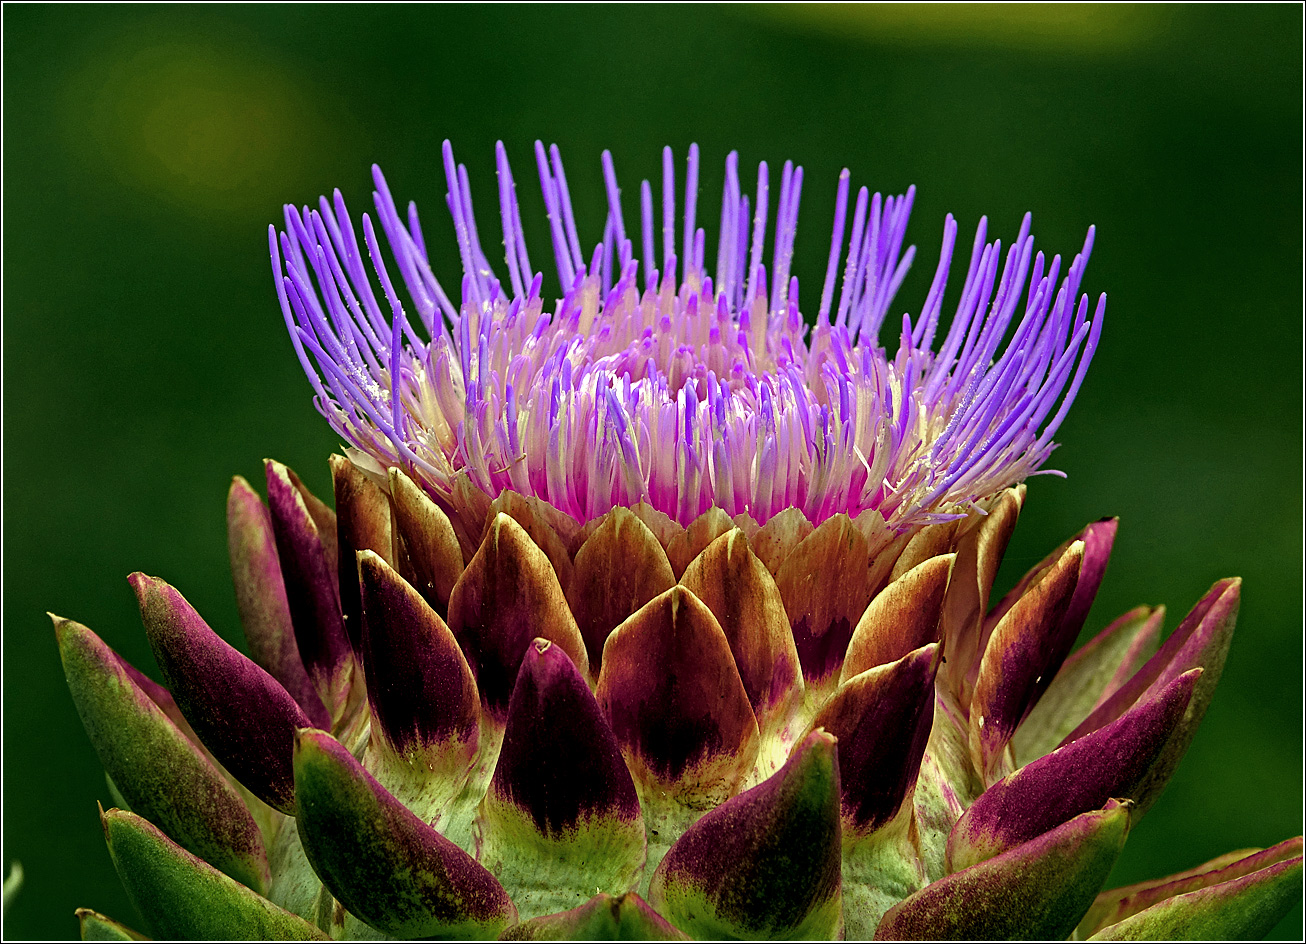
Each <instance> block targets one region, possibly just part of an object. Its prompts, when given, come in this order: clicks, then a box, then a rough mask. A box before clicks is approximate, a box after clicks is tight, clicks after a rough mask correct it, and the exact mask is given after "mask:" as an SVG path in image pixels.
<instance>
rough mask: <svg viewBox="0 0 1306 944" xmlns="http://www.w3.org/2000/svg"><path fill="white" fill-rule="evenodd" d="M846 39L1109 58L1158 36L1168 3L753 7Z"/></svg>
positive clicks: (788, 22) (1166, 19)
mask: <svg viewBox="0 0 1306 944" xmlns="http://www.w3.org/2000/svg"><path fill="white" fill-rule="evenodd" d="M749 9H750V10H751V11H752V12H753V13H754V14H756V15H758V16H760V17H764V18H770V19H773V20H775V21H777V22H780V23H783V24H785V25H787V26H790V27H798V28H804V27H806V28H811V29H817V30H820V31H822V32H827V33H837V34H838V35H840V36H842V37H843V38H845V39H851V40H870V41H874V42H886V43H893V44H899V45H918V46H919V45H951V46H969V47H978V48H982V47H986V46H987V47H992V48H996V49H1016V50H1021V49H1024V50H1030V51H1035V50H1043V51H1046V52H1048V53H1070V54H1080V55H1090V56H1093V55H1103V54H1106V55H1110V54H1112V53H1115V52H1121V51H1126V50H1132V49H1136V48H1138V47H1139V46H1142V45H1146V44H1148V43H1150V42H1152V41H1154V40H1155V39H1157V38H1158V37H1159V36H1160V35H1161V34H1162V33H1164V31H1165V29H1166V28H1167V26H1168V24H1169V18H1170V15H1171V13H1170V11H1169V10H1168V9H1166V8H1165V7H1163V6H1149V5H1141V4H1132V3H778V4H756V5H752V6H750V7H749Z"/></svg>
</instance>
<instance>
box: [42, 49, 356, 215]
mask: <svg viewBox="0 0 1306 944" xmlns="http://www.w3.org/2000/svg"><path fill="white" fill-rule="evenodd" d="M62 91H63V95H62V96H61V99H62V108H61V111H62V116H61V117H62V125H63V130H64V132H65V135H66V136H67V137H68V138H69V139H70V144H71V145H72V146H73V150H74V151H75V152H77V153H79V154H80V156H81V157H82V159H83V161H84V162H86V163H88V164H90V165H92V169H98V170H101V171H107V172H108V173H110V174H111V175H113V176H114V177H115V178H116V179H117V181H118V182H119V183H120V184H121V185H123V186H125V187H128V188H130V189H132V190H135V191H138V192H140V193H142V194H143V195H148V196H153V197H155V198H158V199H161V200H163V201H165V202H167V203H170V204H173V205H174V206H175V207H178V208H180V209H182V210H183V211H185V212H188V213H190V214H195V215H202V216H205V217H234V216H243V215H245V214H246V213H248V212H249V211H251V210H260V209H266V208H267V207H275V206H276V205H277V204H278V203H279V202H280V200H281V198H283V197H284V195H285V194H286V193H294V192H297V191H298V190H300V189H302V186H303V184H304V183H305V182H306V181H310V180H312V178H314V177H315V176H318V174H319V173H320V169H322V168H324V167H327V166H330V165H331V164H332V163H334V162H335V160H337V159H338V158H339V156H340V152H341V144H342V142H343V141H344V140H347V139H350V138H352V137H355V136H356V135H354V134H352V133H351V132H352V131H353V129H354V127H355V126H354V124H353V123H352V122H350V121H349V120H348V119H347V116H344V115H342V114H341V113H340V112H342V109H338V108H337V109H334V110H333V111H332V114H331V120H330V121H328V120H327V119H326V117H325V115H324V108H323V104H322V95H321V93H320V91H318V90H314V89H311V88H308V87H305V83H303V82H301V81H299V80H298V79H297V77H296V76H295V75H294V74H293V73H292V72H291V71H290V70H288V69H286V68H284V67H282V66H281V65H280V64H278V63H277V62H276V61H275V60H274V59H273V58H272V57H271V56H270V55H266V54H263V55H261V54H260V53H259V52H258V51H256V50H249V49H241V48H239V47H237V46H235V45H226V44H223V45H219V44H217V43H214V42H213V41H211V40H208V39H205V38H204V37H199V36H193V37H192V36H185V35H173V36H171V37H166V38H151V39H150V40H149V41H145V42H140V41H133V40H132V38H130V37H123V38H120V39H119V40H118V41H117V42H116V43H112V44H109V45H106V46H105V47H102V48H101V50H100V54H99V55H97V56H94V57H92V58H89V59H88V60H87V61H86V62H85V63H84V64H83V66H82V68H80V69H77V70H75V71H73V72H72V73H70V74H69V75H68V76H67V78H66V79H65V84H64V87H63V90H62Z"/></svg>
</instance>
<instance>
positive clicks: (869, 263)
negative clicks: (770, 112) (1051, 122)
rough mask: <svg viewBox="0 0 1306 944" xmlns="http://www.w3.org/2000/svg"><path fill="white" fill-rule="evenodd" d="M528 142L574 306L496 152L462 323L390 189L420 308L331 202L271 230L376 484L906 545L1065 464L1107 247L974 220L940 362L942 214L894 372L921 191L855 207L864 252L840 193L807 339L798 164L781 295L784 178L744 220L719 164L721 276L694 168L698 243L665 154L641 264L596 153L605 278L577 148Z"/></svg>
mask: <svg viewBox="0 0 1306 944" xmlns="http://www.w3.org/2000/svg"><path fill="white" fill-rule="evenodd" d="M535 147H536V160H537V163H538V167H539V176H540V183H541V186H542V188H543V192H544V203H545V206H546V208H547V210H548V217H549V222H550V229H551V232H552V237H553V255H554V262H555V263H556V267H557V275H558V280H559V282H560V284H561V285H562V287H563V290H564V294H563V297H562V298H561V299H560V300H559V301H558V302H557V304H556V305H554V306H546V304H545V300H544V298H543V297H542V296H541V286H542V284H543V274H542V273H539V272H534V271H533V270H532V268H531V263H530V258H529V255H528V253H527V247H526V242H525V239H524V235H523V231H522V224H521V212H520V207H519V204H518V200H517V196H516V189H515V184H514V181H513V177H512V172H511V170H510V169H509V166H508V160H507V157H506V155H505V152H504V149H503V145H502V143H500V145H499V147H498V179H499V196H500V217H501V220H502V228H503V245H504V247H505V262H506V268H507V274H508V279H507V281H506V282H503V281H500V280H499V279H498V278H497V277H496V276H495V274H494V269H493V268H492V267H491V264H490V261H489V259H488V258H487V256H486V254H485V252H484V251H483V249H482V247H481V244H480V240H479V237H478V235H477V232H478V230H477V225H476V221H475V219H474V217H473V213H472V206H471V194H470V189H469V184H468V175H467V169H466V167H464V166H462V165H458V166H455V164H454V158H453V153H452V150H451V148H450V146H449V144H448V142H446V143H445V146H444V165H445V173H446V177H447V179H448V185H449V191H448V195H447V200H448V203H449V209H450V211H451V212H452V215H453V220H454V229H455V232H456V234H457V238H458V246H459V251H460V253H461V256H462V265H463V270H464V273H465V274H464V276H463V285H462V304H461V306H459V307H455V306H454V305H453V303H452V302H451V301H450V300H449V297H448V295H447V294H446V292H445V291H444V289H443V288H442V287H441V285H440V283H439V282H438V281H437V280H436V278H435V276H434V274H433V273H432V271H431V266H430V264H429V261H428V259H427V254H426V251H425V247H424V242H423V239H422V232H421V228H420V227H419V225H418V220H417V211H416V208H415V207H414V206H412V205H410V206H409V208H408V214H407V223H405V222H404V220H403V219H402V218H401V217H400V214H399V212H398V210H397V209H396V206H395V203H394V200H393V199H392V198H391V195H390V191H389V188H388V187H387V186H386V182H385V179H384V178H383V177H382V175H381V172H380V170H379V169H376V168H373V177H374V180H375V182H376V187H377V189H376V192H375V194H374V198H375V205H376V216H377V219H378V220H380V223H381V227H382V229H383V230H384V232H385V235H386V238H387V240H388V242H389V246H390V249H391V251H392V253H393V256H394V259H395V264H396V266H397V268H398V271H399V274H400V275H401V276H402V278H403V282H404V284H405V285H406V287H407V290H408V297H409V299H410V301H409V302H407V303H406V302H405V300H404V299H403V298H402V297H401V296H400V294H399V292H398V291H397V290H396V287H395V281H394V279H393V278H392V276H391V273H390V270H389V268H388V267H387V265H386V262H385V260H384V258H383V256H382V253H381V247H380V245H379V241H378V238H377V233H376V230H375V228H374V226H373V224H372V221H371V218H370V217H369V216H367V215H365V216H364V217H363V226H362V229H363V240H364V245H363V246H360V244H359V241H358V238H357V235H356V232H355V229H354V225H353V222H352V221H351V219H350V217H349V215H348V213H347V211H346V209H345V204H344V200H343V198H342V197H341V195H340V192H339V191H336V193H335V197H334V201H332V202H329V201H327V200H326V198H323V199H322V200H321V202H320V204H319V206H318V208H317V209H311V208H308V207H305V208H303V209H302V210H296V209H295V208H293V207H289V206H288V207H286V214H285V230H284V231H283V232H282V233H281V234H280V236H279V237H278V236H277V234H276V233H275V230H270V232H269V238H270V240H271V242H272V257H273V267H274V270H275V272H276V281H277V285H278V290H279V292H280V297H281V304H282V310H283V312H284V315H285V318H286V324H287V326H288V327H289V329H290V334H291V338H292V340H293V341H294V344H295V348H296V351H297V352H298V353H299V357H300V360H301V362H302V363H303V366H304V369H305V371H306V372H307V373H308V376H309V378H310V380H311V381H312V383H313V386H314V389H315V391H316V394H317V406H318V409H319V410H321V411H322V413H323V415H325V416H326V417H327V419H328V420H329V421H330V422H331V424H332V426H333V427H334V428H335V429H336V431H337V432H339V433H340V435H341V436H343V437H344V438H345V439H346V440H347V441H348V442H350V443H352V444H353V445H354V446H356V447H358V448H359V449H361V450H362V451H363V452H365V453H367V454H368V455H370V456H371V457H372V458H373V459H374V460H375V463H376V465H377V467H378V470H380V469H384V468H388V467H392V466H394V467H399V468H403V469H404V470H405V471H407V472H408V473H409V474H410V475H412V476H413V477H414V478H415V479H416V480H417V481H419V482H421V483H422V485H423V486H424V487H425V488H426V489H427V491H428V492H430V494H431V495H432V496H433V497H435V498H436V499H437V500H438V501H440V503H441V504H442V505H443V506H445V507H453V508H455V509H457V508H458V507H459V505H460V497H459V496H458V495H457V489H456V487H455V482H456V480H457V478H458V477H459V476H460V475H465V476H466V477H467V478H468V479H469V480H470V482H471V483H472V484H474V485H475V486H476V487H477V488H479V489H480V490H481V491H482V492H483V493H484V494H486V495H488V496H489V497H491V498H493V497H496V496H497V495H498V494H499V493H500V492H501V491H503V490H504V489H509V490H512V491H514V492H516V493H518V494H521V495H529V496H534V497H537V498H540V499H542V500H544V501H547V502H548V503H549V504H551V505H552V506H553V507H555V508H557V509H558V510H560V511H562V512H564V513H565V514H568V515H570V516H571V517H572V518H574V519H576V520H577V521H579V522H581V523H584V522H586V521H588V520H590V519H593V518H596V517H598V516H599V515H602V514H604V513H605V512H607V511H608V510H609V509H611V508H612V507H614V506H615V505H625V506H631V505H635V504H637V503H640V502H643V503H646V504H648V505H651V506H652V507H653V508H655V509H657V510H658V511H661V512H663V513H665V514H667V515H668V516H670V517H671V518H672V519H673V520H674V521H677V522H678V523H680V524H682V525H687V524H689V523H690V522H691V521H693V520H694V519H695V518H697V517H698V516H699V515H701V514H702V513H703V512H705V511H707V510H708V509H709V508H712V507H717V508H720V509H722V510H723V511H725V512H726V513H727V514H728V515H732V516H733V515H737V514H741V513H743V514H747V515H749V516H751V518H752V519H753V520H755V521H757V522H758V523H759V524H765V523H766V522H767V521H768V520H770V519H771V518H772V517H773V516H774V515H776V514H777V513H779V512H780V511H783V510H784V509H786V508H798V509H800V510H801V511H802V512H803V513H804V514H805V515H806V516H807V518H808V519H809V520H811V521H812V522H814V523H820V522H822V521H824V520H826V519H827V518H829V517H830V516H832V515H835V514H839V513H844V514H847V515H849V516H850V517H853V518H856V517H857V516H858V515H860V514H862V513H863V512H876V513H878V514H879V515H880V516H881V517H882V519H883V521H884V522H885V523H887V525H888V527H889V529H891V530H892V531H894V532H896V533H901V532H902V531H904V530H906V529H907V528H910V527H915V526H919V525H922V524H928V523H931V522H935V521H941V520H947V519H949V518H953V517H959V516H961V515H964V514H965V513H966V512H968V511H970V510H972V509H973V508H974V507H975V503H976V501H978V500H980V499H983V498H985V497H987V496H989V495H992V494H994V493H996V492H997V491H999V490H1000V489H1002V488H1005V487H1007V486H1009V485H1012V484H1015V483H1016V482H1019V481H1023V480H1024V479H1025V478H1026V477H1027V476H1028V475H1030V474H1031V473H1033V472H1035V471H1036V470H1037V469H1038V468H1039V467H1040V466H1041V465H1042V464H1043V462H1044V461H1045V460H1046V459H1047V457H1048V454H1049V453H1050V452H1051V451H1052V449H1053V448H1054V446H1053V443H1052V435H1053V433H1055V431H1056V429H1057V427H1058V426H1059V425H1060V424H1061V421H1062V419H1063V418H1064V417H1065V415H1066V411H1067V410H1068V409H1069V407H1070V404H1071V402H1072V401H1073V400H1074V397H1075V394H1076V392H1077V391H1078V390H1079V386H1080V383H1081V382H1082V380H1083V378H1084V374H1085V371H1086V370H1087V368H1088V365H1089V362H1090V361H1091V360H1092V356H1093V352H1094V350H1095V349H1096V346H1097V340H1098V335H1099V333H1100V331H1101V327H1102V315H1103V310H1104V308H1105V301H1106V299H1105V296H1102V297H1101V298H1100V299H1099V301H1098V303H1097V307H1096V311H1095V313H1094V315H1093V318H1092V320H1091V321H1090V320H1088V318H1087V314H1088V311H1089V301H1088V297H1087V296H1084V297H1082V298H1079V297H1078V295H1079V288H1080V283H1081V280H1082V277H1083V273H1084V267H1085V266H1086V264H1087V262H1088V257H1089V253H1090V251H1091V249H1092V244H1093V230H1092V229H1090V230H1089V232H1088V236H1087V238H1086V239H1085V242H1084V247H1083V250H1082V252H1081V253H1080V254H1079V255H1077V256H1076V257H1075V259H1074V261H1073V262H1071V264H1070V265H1069V267H1068V268H1067V270H1066V273H1065V275H1064V277H1062V275H1061V272H1062V260H1061V257H1060V256H1054V257H1053V258H1052V260H1051V261H1050V262H1047V261H1046V260H1045V258H1044V256H1043V253H1041V252H1040V253H1037V254H1035V252H1034V238H1033V236H1031V235H1030V232H1029V228H1030V218H1029V216H1028V215H1026V217H1025V219H1024V221H1023V223H1022V224H1021V228H1020V232H1019V234H1018V235H1017V237H1016V240H1015V242H1014V243H1013V244H1012V245H1011V246H1010V248H1008V249H1007V251H1006V253H1005V257H1004V254H1003V251H1002V250H1003V247H1002V242H1001V240H995V241H994V242H992V243H989V242H987V241H986V239H987V221H986V220H984V219H981V220H980V223H979V226H978V227H977V229H976V232H975V240H974V244H973V248H972V250H971V256H970V263H969V266H968V268H967V271H966V276H965V282H964V285H963V288H962V291H961V298H960V300H959V302H958V304H957V308H956V311H955V313H954V314H953V316H952V319H951V321H950V323H949V327H948V331H947V334H946V335H945V336H944V337H943V340H942V343H941V344H939V346H938V349H937V351H936V350H935V349H934V345H935V341H936V335H937V334H938V329H939V326H940V320H941V315H942V310H943V299H944V290H945V288H946V285H947V282H948V275H949V270H950V268H951V264H952V256H953V244H954V241H955V239H956V235H957V224H956V222H955V221H954V220H953V218H952V217H951V215H949V216H948V217H947V219H946V220H945V222H944V234H943V249H942V252H941V255H940V259H939V263H938V267H937V269H936V270H935V274H934V280H933V282H932V284H931V286H930V290H929V293H928V295H927V296H926V299H925V303H924V306H923V307H922V308H921V311H920V314H919V315H918V316H917V317H916V318H914V319H913V318H912V316H910V315H907V314H904V315H903V316H902V318H901V322H899V321H898V320H897V319H896V318H895V319H891V320H890V328H889V330H891V331H897V330H898V329H899V326H901V330H900V333H899V335H898V338H897V341H898V351H897V354H896V355H895V356H894V357H892V358H890V357H889V356H888V354H887V353H886V351H885V349H884V348H882V347H880V346H879V344H878V341H877V338H878V336H879V334H880V332H881V330H882V328H883V326H884V322H885V321H886V319H887V318H889V316H890V315H892V314H893V313H894V310H893V308H892V305H893V301H894V295H895V293H896V292H897V290H898V287H899V285H900V284H901V283H902V280H903V278H904V276H905V275H906V273H907V270H908V267H909V266H910V265H911V262H912V259H913V257H914V255H915V247H914V246H912V247H909V248H907V250H906V252H903V243H904V240H905V235H906V230H907V221H908V217H909V215H910V213H911V207H912V201H913V198H914V196H915V190H914V188H912V189H909V190H908V191H907V193H906V194H904V195H900V196H896V197H894V196H890V197H888V198H881V196H880V194H878V193H877V194H875V195H874V196H870V195H869V194H868V192H867V190H866V188H865V187H863V188H862V189H861V190H860V191H859V192H858V194H857V198H856V203H855V207H854V210H853V214H852V230H851V233H850V234H847V235H846V234H845V230H846V229H847V222H848V221H847V217H848V204H849V191H850V185H849V174H848V171H847V170H845V171H844V172H843V173H842V174H841V175H840V177H839V188H838V197H837V200H836V206H835V222H834V233H833V237H832V239H831V241H830V248H829V263H828V265H827V268H826V275H825V282H824V286H823V289H822V293H821V301H820V305H819V307H818V308H817V311H816V318H815V327H813V328H811V329H810V330H809V326H808V325H807V323H806V322H805V320H804V318H803V315H802V313H801V312H800V310H799V304H798V282H797V279H796V278H793V277H791V276H790V274H789V273H790V261H791V258H792V256H793V251H794V242H795V237H796V232H797V224H798V207H799V198H800V196H801V193H802V186H803V169H802V168H801V167H797V168H795V167H794V166H793V165H792V164H791V163H788V162H786V164H785V166H784V170H783V173H782V175H781V182H780V193H779V199H778V201H777V204H776V207H775V225H774V234H773V236H772V238H771V240H770V241H771V244H772V245H771V250H772V251H771V253H770V270H769V278H768V269H767V262H766V256H767V254H766V252H765V250H766V243H767V241H768V219H769V215H770V210H771V203H772V201H771V197H770V174H769V171H768V168H767V165H766V164H765V163H762V164H761V165H760V166H759V167H758V172H757V187H756V191H755V196H754V198H753V200H752V201H751V202H750V199H749V197H748V196H747V195H745V194H743V193H742V192H741V185H740V179H739V173H738V160H737V156H736V155H735V154H734V153H732V154H731V155H730V156H729V158H728V159H727V161H726V185H725V192H724V195H723V198H722V202H721V225H720V240H719V243H718V248H717V253H716V264H715V268H714V269H713V270H711V271H709V269H708V266H707V260H706V255H705V245H704V243H705V236H704V231H703V229H702V228H699V227H698V226H697V222H696V220H697V217H696V212H697V196H698V174H699V160H698V151H697V148H696V147H691V149H690V153H689V160H688V172H687V180H686V185H685V191H684V216H683V229H682V228H681V226H682V221H680V220H677V218H676V196H677V191H676V183H675V174H674V169H673V161H672V154H671V149H670V148H667V149H666V150H665V151H664V152H663V179H662V207H661V218H660V220H659V219H658V218H657V215H656V214H655V212H654V204H653V197H652V188H651V186H650V184H649V182H648V181H644V182H643V184H642V185H641V188H640V197H641V200H640V222H641V233H642V249H643V255H642V259H641V258H638V257H636V255H635V248H636V247H635V245H634V242H633V240H632V239H630V238H628V236H627V232H626V225H625V222H624V221H625V216H624V213H623V208H622V203H621V193H620V190H619V189H618V186H617V180H616V174H615V171H614V170H613V165H612V159H611V156H610V155H609V154H608V153H607V152H604V155H603V174H604V180H605V183H606V187H607V195H608V216H607V222H606V224H605V226H604V231H603V240H602V241H601V242H600V243H599V244H598V245H596V246H595V248H594V251H593V253H592V254H591V255H590V256H589V257H588V258H589V263H588V265H587V264H586V263H585V258H586V257H585V255H583V248H584V247H583V245H582V243H581V242H580V240H579V238H578V235H577V224H576V220H575V217H574V214H573V213H572V208H571V201H570V198H569V196H568V189H567V178H566V176H565V174H564V173H563V168H562V161H561V159H560V157H559V154H558V149H557V147H556V146H555V147H553V148H551V149H550V150H549V153H548V154H547V155H546V153H545V149H544V146H543V145H542V144H540V143H539V142H536V146H535ZM659 229H660V235H661V247H660V249H661V255H660V257H659V256H658V254H657V247H655V235H656V232H657V230H659ZM364 246H365V251H364ZM845 246H846V250H845ZM283 260H284V269H283ZM641 263H642V264H641ZM369 265H370V267H371V269H372V270H373V271H374V272H375V276H376V279H375V280H374V279H373V278H372V277H371V274H370V273H369V271H368V268H369ZM659 266H660V268H659ZM377 280H379V284H380V287H381V291H380V293H379V294H378V293H377V292H375V291H374V289H373V283H374V281H377ZM836 290H837V291H836ZM414 316H415V317H414ZM414 321H418V322H420V324H416V325H415V324H414ZM1013 324H1014V325H1015V327H1014V330H1013V331H1012V332H1011V336H1010V338H1009V339H1008V340H1006V344H1005V347H1004V346H1003V341H1004V338H1006V336H1007V332H1008V329H1009V328H1011V326H1012V325H1013Z"/></svg>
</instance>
